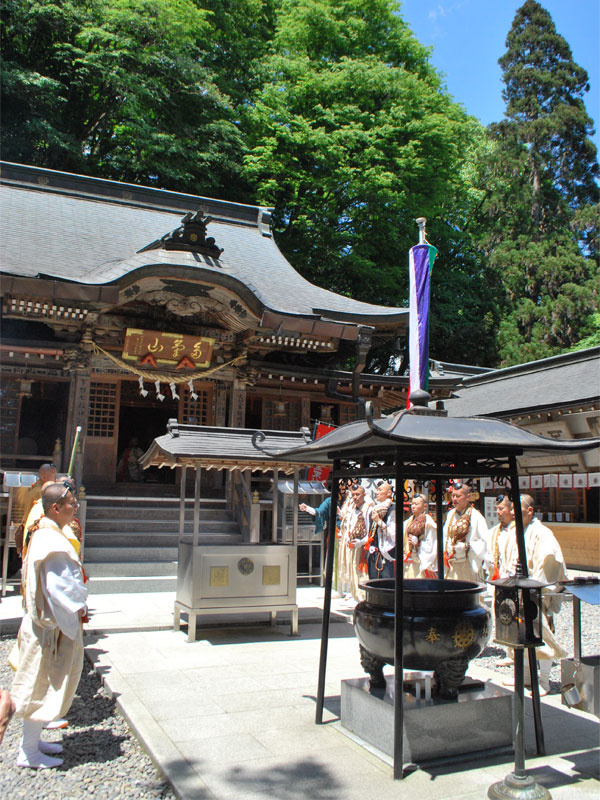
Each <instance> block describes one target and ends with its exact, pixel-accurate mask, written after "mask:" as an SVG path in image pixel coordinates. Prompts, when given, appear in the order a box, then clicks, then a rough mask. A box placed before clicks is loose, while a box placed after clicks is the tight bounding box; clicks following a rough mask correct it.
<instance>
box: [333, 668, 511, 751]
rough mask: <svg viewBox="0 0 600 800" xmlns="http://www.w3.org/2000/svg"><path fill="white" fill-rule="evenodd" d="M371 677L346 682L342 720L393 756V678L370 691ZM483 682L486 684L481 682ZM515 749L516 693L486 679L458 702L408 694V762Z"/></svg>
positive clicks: (405, 747)
mask: <svg viewBox="0 0 600 800" xmlns="http://www.w3.org/2000/svg"><path fill="white" fill-rule="evenodd" d="M369 684H370V679H369V678H359V679H356V680H347V681H342V710H341V724H342V726H343V727H344V728H346V729H347V730H348V731H350V732H352V733H353V734H355V735H356V736H358V737H359V738H360V739H363V740H364V741H365V742H366V743H367V744H370V745H372V746H373V747H376V748H377V749H379V750H381V751H382V752H383V753H386V754H387V755H389V756H393V749H394V735H393V734H394V695H393V692H394V682H393V678H392V677H387V686H386V689H385V691H384V690H383V689H375V690H371V689H370V687H369ZM477 685H478V686H481V684H477ZM507 747H508V748H510V747H512V692H510V691H508V690H506V689H503V688H501V687H500V686H496V685H495V684H491V683H486V684H484V685H483V687H482V688H476V687H475V688H465V689H461V690H460V692H459V694H458V698H457V699H455V700H441V699H438V698H433V699H431V700H425V699H424V688H423V687H422V691H421V698H420V699H417V698H416V697H415V696H414V695H413V694H412V693H408V692H405V693H404V761H405V763H407V762H412V763H422V762H425V761H431V760H434V759H439V758H448V757H453V756H460V755H463V754H465V753H475V752H481V751H489V750H496V749H497V748H507Z"/></svg>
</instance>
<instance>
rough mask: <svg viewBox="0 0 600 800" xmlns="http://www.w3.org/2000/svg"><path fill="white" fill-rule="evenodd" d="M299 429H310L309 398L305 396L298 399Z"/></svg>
mask: <svg viewBox="0 0 600 800" xmlns="http://www.w3.org/2000/svg"><path fill="white" fill-rule="evenodd" d="M300 427H301V428H310V397H308V396H307V395H302V397H301V398H300Z"/></svg>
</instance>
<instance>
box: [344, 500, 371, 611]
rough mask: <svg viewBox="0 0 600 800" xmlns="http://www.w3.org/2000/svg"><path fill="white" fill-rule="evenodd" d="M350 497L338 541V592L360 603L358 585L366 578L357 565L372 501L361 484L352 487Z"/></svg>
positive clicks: (362, 595)
mask: <svg viewBox="0 0 600 800" xmlns="http://www.w3.org/2000/svg"><path fill="white" fill-rule="evenodd" d="M351 496H352V502H351V504H350V505H349V506H348V511H347V513H346V516H345V519H344V524H343V529H342V531H341V535H340V540H339V541H340V550H339V552H340V555H339V565H338V575H339V583H338V591H340V592H343V593H344V594H351V595H352V597H353V598H354V600H356V601H357V602H360V601H361V600H364V596H365V593H364V592H363V590H362V589H360V588H359V583H360V581H362V580H363V579H364V578H365V577H366V576H364V575H361V574H360V571H359V563H360V559H361V556H362V548H363V545H364V543H365V542H366V540H367V520H368V512H369V509H370V508H371V506H372V505H373V501H372V500H371V498H370V497H368V496H367V495H366V494H365V487H364V486H362V485H361V484H357V485H355V486H353V487H352V490H351Z"/></svg>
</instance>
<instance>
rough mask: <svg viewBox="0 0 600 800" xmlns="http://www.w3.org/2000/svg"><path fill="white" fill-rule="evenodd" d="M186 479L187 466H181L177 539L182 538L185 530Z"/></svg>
mask: <svg viewBox="0 0 600 800" xmlns="http://www.w3.org/2000/svg"><path fill="white" fill-rule="evenodd" d="M186 480H187V467H182V468H181V483H180V484H179V541H181V540H182V539H183V534H184V531H185V483H186Z"/></svg>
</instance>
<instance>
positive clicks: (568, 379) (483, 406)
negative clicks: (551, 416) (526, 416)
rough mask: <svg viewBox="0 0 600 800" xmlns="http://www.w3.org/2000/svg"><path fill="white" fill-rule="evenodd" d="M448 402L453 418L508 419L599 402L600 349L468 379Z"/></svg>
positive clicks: (448, 408)
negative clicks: (516, 415)
mask: <svg viewBox="0 0 600 800" xmlns="http://www.w3.org/2000/svg"><path fill="white" fill-rule="evenodd" d="M453 394H454V395H455V397H454V398H452V399H450V400H446V401H445V406H446V409H447V410H448V413H449V414H450V416H452V417H468V416H473V415H478V416H505V415H510V414H515V413H517V412H520V411H527V410H528V409H540V408H548V409H550V408H557V407H560V406H568V405H573V404H579V403H584V402H586V401H591V400H596V401H597V400H598V396H599V395H600V347H592V348H590V349H588V350H579V351H576V352H574V353H566V354H564V355H560V356H553V357H552V358H544V359H541V360H540V361H531V362H529V363H527V364H519V365H518V366H515V367H508V368H507V369H499V370H494V371H493V372H488V373H486V374H484V375H477V376H473V377H465V378H464V379H463V386H462V387H460V388H458V389H455V390H454V392H453Z"/></svg>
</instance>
